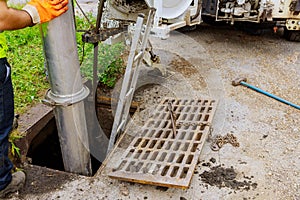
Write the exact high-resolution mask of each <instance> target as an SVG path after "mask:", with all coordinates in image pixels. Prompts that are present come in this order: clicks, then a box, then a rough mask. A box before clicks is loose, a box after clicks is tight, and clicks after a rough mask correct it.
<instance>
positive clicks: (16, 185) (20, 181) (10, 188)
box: [0, 171, 26, 198]
mask: <svg viewBox="0 0 300 200" xmlns="http://www.w3.org/2000/svg"><path fill="white" fill-rule="evenodd" d="M25 178H26V176H25V173H24V172H22V171H18V172H15V173H13V174H12V179H11V182H10V183H9V184H8V185H7V186H6V188H4V189H3V190H1V191H0V198H4V197H5V196H6V195H8V194H9V193H13V192H17V191H18V190H20V189H21V188H22V187H23V186H24V184H25Z"/></svg>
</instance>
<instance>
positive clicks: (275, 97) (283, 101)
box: [240, 81, 300, 110]
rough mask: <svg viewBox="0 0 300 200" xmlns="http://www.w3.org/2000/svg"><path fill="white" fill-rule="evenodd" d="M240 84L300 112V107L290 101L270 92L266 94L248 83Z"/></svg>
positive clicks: (242, 82)
mask: <svg viewBox="0 0 300 200" xmlns="http://www.w3.org/2000/svg"><path fill="white" fill-rule="evenodd" d="M240 84H241V85H243V86H246V87H248V88H250V89H252V90H255V91H256V92H259V93H262V94H264V95H267V96H268V97H271V98H273V99H276V100H278V101H280V102H282V103H285V104H287V105H290V106H292V107H294V108H297V109H298V110H300V106H298V105H296V104H293V103H291V102H289V101H287V100H285V99H282V98H280V97H277V96H275V95H273V94H271V93H269V92H266V91H264V90H262V89H259V88H257V87H255V86H253V85H250V84H248V83H246V82H245V81H241V82H240Z"/></svg>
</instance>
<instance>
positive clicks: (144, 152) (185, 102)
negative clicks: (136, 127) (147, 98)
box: [108, 98, 217, 188]
mask: <svg viewBox="0 0 300 200" xmlns="http://www.w3.org/2000/svg"><path fill="white" fill-rule="evenodd" d="M170 103H171V104H172V109H173V114H174V116H173V117H174V119H173V120H174V123H175V125H176V134H173V128H172V122H171V116H170V111H169V108H170V105H169V104H170ZM216 105H217V102H216V101H215V100H200V99H175V98H165V99H164V100H163V101H162V102H161V103H160V104H159V105H158V106H157V107H156V109H155V111H154V112H153V115H152V117H151V118H149V119H148V121H147V122H146V123H145V125H144V126H143V127H142V129H141V131H140V134H138V135H137V136H135V137H134V139H133V140H132V142H131V143H130V145H129V146H128V148H127V149H126V150H125V152H124V154H123V156H122V158H121V159H120V162H119V163H117V165H116V166H115V168H113V169H112V171H111V172H110V173H109V174H108V175H109V176H110V177H112V178H117V179H120V180H126V181H131V182H138V183H144V184H153V185H159V186H167V187H179V188H187V187H188V186H189V184H190V181H191V178H192V175H193V172H194V169H195V166H196V164H197V162H198V159H199V156H200V152H201V149H202V147H203V144H204V142H205V140H206V138H207V135H208V134H209V131H210V128H211V122H212V119H213V116H214V113H215V110H216Z"/></svg>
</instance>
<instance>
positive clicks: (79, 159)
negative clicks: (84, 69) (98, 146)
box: [41, 1, 91, 175]
mask: <svg viewBox="0 0 300 200" xmlns="http://www.w3.org/2000/svg"><path fill="white" fill-rule="evenodd" d="M68 6H69V10H68V11H67V12H66V13H65V14H63V15H62V16H60V17H58V18H56V19H54V20H52V21H51V22H49V23H46V24H43V25H42V26H41V28H42V29H41V32H42V36H43V40H44V51H45V57H46V63H47V70H48V74H49V81H50V86H51V90H49V91H48V93H47V94H46V97H45V98H46V99H45V102H46V103H48V104H50V105H52V106H55V108H54V114H55V118H56V124H57V129H58V134H59V140H60V146H61V150H62V156H63V162H64V167H65V170H66V171H68V172H72V173H78V174H83V175H91V159H90V152H89V142H88V132H87V126H86V118H85V115H84V114H83V113H85V110H84V103H83V100H84V99H85V98H86V97H87V96H88V94H89V90H88V89H87V88H86V87H85V86H83V84H82V79H81V75H80V68H79V59H78V53H77V45H76V38H75V25H74V18H73V9H72V1H69V5H68Z"/></svg>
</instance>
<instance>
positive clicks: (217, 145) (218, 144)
mask: <svg viewBox="0 0 300 200" xmlns="http://www.w3.org/2000/svg"><path fill="white" fill-rule="evenodd" d="M225 144H231V145H232V146H234V147H239V146H240V143H239V142H238V141H237V138H236V136H234V135H233V134H231V133H227V134H226V135H225V136H222V135H216V136H215V138H214V139H213V142H212V143H211V146H210V147H211V149H212V150H213V151H218V150H220V149H221V148H222V147H223V146H224V145H225Z"/></svg>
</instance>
